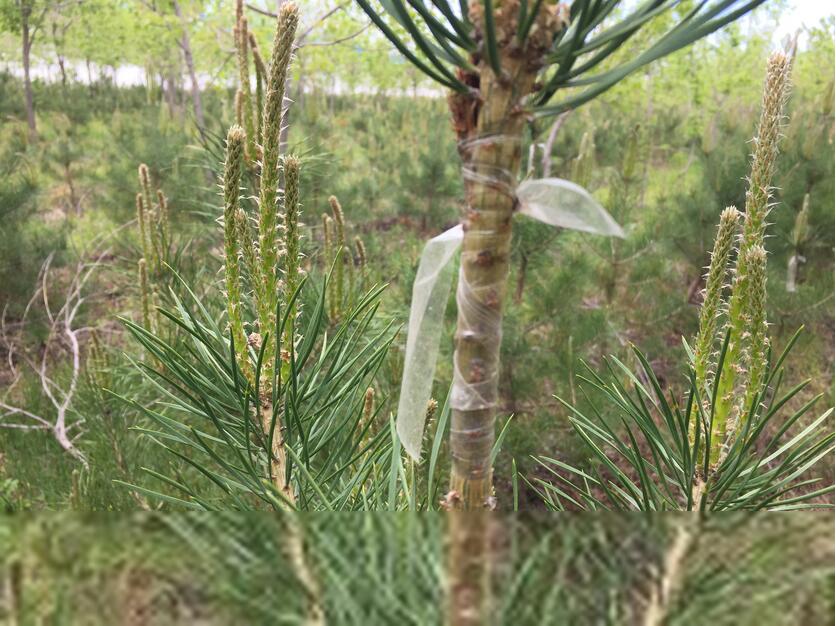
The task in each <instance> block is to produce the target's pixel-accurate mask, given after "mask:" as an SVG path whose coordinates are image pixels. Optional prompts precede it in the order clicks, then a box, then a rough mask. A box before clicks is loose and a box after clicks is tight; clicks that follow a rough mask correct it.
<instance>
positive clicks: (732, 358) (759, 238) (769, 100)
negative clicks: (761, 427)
mask: <svg viewBox="0 0 836 626" xmlns="http://www.w3.org/2000/svg"><path fill="white" fill-rule="evenodd" d="M790 67H791V63H790V59H789V57H787V55H786V54H784V53H782V52H777V53H774V54H773V55H772V56H771V57H770V58H769V62H768V64H767V76H766V82H765V84H764V90H763V103H762V111H761V118H760V121H759V124H758V134H757V136H756V137H755V140H754V143H755V151H754V154H753V155H752V167H751V173H750V175H749V188H748V190H747V191H746V212H745V217H744V221H743V233H742V234H741V236H740V240H739V245H738V252H737V261H736V264H735V268H734V274H733V278H732V291H731V296H730V300H729V305H728V314H727V332H728V333H729V345H728V349H727V352H726V356H725V360H724V363H723V367H722V370H721V371H720V372H719V376H720V379H719V383H718V391H717V402H716V405H715V407H714V424H713V427H712V441H711V451H710V454H709V463H710V466H711V467H716V466H717V465H718V463H719V461H720V453H721V450H722V448H723V444H724V438H725V434H726V432H734V431H735V430H736V424H737V421H738V420H739V418H740V413H741V412H742V411H743V410H745V408H744V407H743V405H742V400H743V399H745V398H746V397H748V381H749V378H748V375H747V370H748V364H747V361H751V359H752V356H751V355H752V337H753V335H752V333H751V331H750V329H751V326H750V325H751V323H752V314H753V307H754V306H756V304H755V303H753V302H752V301H751V298H752V297H753V296H754V295H755V294H757V293H758V288H757V287H756V286H753V284H752V283H753V281H755V280H757V279H758V277H757V275H756V273H755V274H753V272H752V268H750V267H749V262H750V261H751V260H753V258H755V257H753V255H752V253H751V250H753V249H754V248H756V247H762V246H763V242H764V234H765V230H766V225H767V221H766V220H767V216H768V215H769V211H770V199H771V195H772V186H771V185H772V177H773V174H774V172H775V165H776V160H777V156H778V145H779V140H780V130H781V125H782V123H783V120H784V105H785V104H786V100H787V96H788V93H789V72H790Z"/></svg>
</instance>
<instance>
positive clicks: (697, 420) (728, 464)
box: [535, 53, 834, 510]
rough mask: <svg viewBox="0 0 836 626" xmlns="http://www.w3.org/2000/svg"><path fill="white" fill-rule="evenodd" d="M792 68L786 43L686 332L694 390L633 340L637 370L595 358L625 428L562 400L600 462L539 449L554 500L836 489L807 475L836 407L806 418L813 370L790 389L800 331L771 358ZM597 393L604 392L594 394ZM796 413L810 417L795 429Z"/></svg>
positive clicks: (795, 496)
mask: <svg viewBox="0 0 836 626" xmlns="http://www.w3.org/2000/svg"><path fill="white" fill-rule="evenodd" d="M790 69H791V61H790V58H789V57H788V56H787V55H785V54H783V53H776V54H773V55H772V56H771V57H770V59H769V62H768V64H767V78H766V82H765V85H764V92H763V102H762V113H761V118H760V122H759V125H758V132H757V136H756V138H755V140H754V145H755V150H754V154H753V155H752V166H751V174H750V176H749V188H748V190H747V193H746V211H745V214H744V215H743V216H741V215H740V213H739V212H738V211H737V209H735V208H734V207H729V208H727V209H725V210H724V211H723V212H722V213H721V215H720V223H719V226H718V229H717V236H716V239H715V241H714V248H713V250H712V253H711V262H710V265H709V267H708V271H707V273H706V287H705V297H704V300H703V304H702V307H701V310H700V319H699V322H700V323H699V330H698V333H697V336H696V339H695V342H694V348H693V351H691V349H690V347H688V346H687V344H686V348H687V350H688V354H689V356H690V357H691V367H690V368H689V371H688V380H689V382H690V385H689V389H688V393H687V396H686V398H685V399H684V402H679V401H677V400H676V398H675V396H674V395H673V393H669V394H666V392H665V390H663V389H662V387H661V385H660V384H659V382H658V380H657V378H656V375H655V373H654V372H653V370H652V368H651V367H650V364H649V361H648V359H647V358H646V357H645V356H644V355H643V354H642V353H641V352H640V351H638V350H637V349H635V348H634V350H633V352H634V356H635V358H636V361H637V362H638V369H639V372H638V373H635V372H634V370H633V369H632V368H630V367H628V366H627V365H625V364H624V363H622V362H621V361H619V360H618V359H615V358H612V359H610V360H609V361H608V363H607V365H608V369H609V373H610V379H609V380H606V379H604V378H603V377H601V376H599V375H597V374H595V373H594V372H593V371H592V370H591V369H590V370H589V373H590V376H589V377H588V378H585V379H584V380H585V382H586V383H587V384H588V385H589V386H590V387H591V388H592V389H593V390H594V391H595V392H596V394H595V395H598V396H599V397H603V398H605V399H606V400H607V401H608V403H610V404H611V405H612V407H613V409H614V411H615V414H616V415H617V416H618V420H619V421H620V423H621V426H623V428H624V431H625V432H624V433H623V434H622V433H620V432H617V431H616V430H615V429H614V428H613V427H612V426H611V425H610V423H609V422H610V420H609V419H608V418H606V417H604V414H603V413H602V412H601V411H600V410H599V409H597V408H596V409H595V413H594V415H595V417H594V418H593V417H587V416H586V415H585V414H584V413H582V412H581V411H579V410H578V409H577V408H574V407H572V406H570V405H569V404H567V403H564V404H566V406H567V407H569V408H570V409H571V410H572V412H573V416H572V417H571V418H570V419H571V421H572V425H573V426H574V428H575V430H576V431H577V432H578V434H579V435H580V436H581V438H582V439H583V440H584V441H585V442H586V444H587V445H588V447H589V450H590V452H591V454H592V457H593V459H594V467H593V469H592V471H591V473H590V472H589V471H583V470H580V469H576V468H573V467H570V466H568V465H566V464H564V463H561V462H560V461H557V460H555V459H545V458H541V459H539V461H540V463H541V464H542V465H543V466H544V467H546V468H548V469H549V470H550V471H552V472H553V477H554V479H555V481H556V482H553V483H550V482H546V481H543V480H540V479H535V481H536V483H537V487H536V488H538V489H539V490H540V492H541V494H542V495H543V497H544V499H545V501H546V502H547V504H548V505H550V506H552V507H554V508H564V507H566V506H571V507H580V508H597V507H604V508H610V507H612V508H619V509H620V508H628V509H644V510H660V509H685V510H693V509H699V510H723V509H781V510H786V509H794V508H805V507H810V506H815V504H811V503H810V501H811V500H814V499H815V498H816V497H818V496H820V495H822V494H824V493H827V492H829V491H831V490H832V486H826V487H824V488H811V486H812V485H815V484H816V483H817V482H818V481H817V479H815V478H809V476H808V474H809V471H810V470H811V468H813V467H814V466H815V464H816V463H817V462H818V461H819V460H820V459H821V458H823V457H824V456H825V455H827V454H830V453H832V450H833V437H834V436H833V433H832V432H829V431H828V429H827V428H826V426H825V427H823V424H824V423H825V420H827V418H828V417H829V416H830V414H831V412H832V409H829V410H827V411H826V412H825V413H824V414H822V415H820V416H818V417H816V418H814V419H805V418H806V417H807V416H808V415H809V412H810V409H811V408H812V406H813V405H814V403H815V402H816V401H817V400H818V399H819V398H820V397H821V396H816V397H813V398H812V399H804V398H802V396H800V395H799V394H801V392H802V391H803V390H804V389H805V387H806V386H807V383H806V382H805V383H801V384H799V385H797V386H796V387H794V388H792V389H790V390H789V391H787V392H782V391H781V385H782V383H783V381H784V372H783V369H782V365H783V362H784V359H785V358H786V355H787V353H788V351H789V350H790V349H791V348H792V346H793V344H794V343H795V341H796V340H797V338H798V333H796V335H795V336H794V337H793V338H792V339H791V340H790V342H789V344H788V345H787V347H786V348H785V350H784V352H783V353H782V354H781V355H780V356H779V357H778V358H777V359H774V360H773V355H772V353H771V350H770V339H769V332H768V325H767V318H766V293H767V290H766V281H767V251H766V249H765V247H764V238H765V235H766V227H767V217H768V214H769V211H770V206H771V202H772V192H773V188H772V186H771V185H772V177H773V174H774V171H775V163H776V159H777V156H778V146H779V139H780V130H781V126H782V124H783V121H784V105H785V103H786V100H787V95H788V90H789V74H790ZM741 217H742V226H741ZM799 332H800V331H799ZM642 378H644V379H646V381H647V382H642V380H640V379H642ZM625 380H626V381H627V383H626V384H625V382H624V381H625ZM589 399H590V400H591V401H592V402H593V404H595V402H594V400H595V398H594V397H590V398H589ZM793 399H795V401H796V403H800V404H801V406H800V408H798V409H797V410H795V412H793V413H792V414H790V415H789V416H784V415H783V414H782V413H781V409H782V408H785V407H786V406H787V405H788V403H790V402H791V401H792V400H793ZM794 425H799V426H801V428H800V429H799V430H798V432H796V433H793V431H792V430H791V429H792V427H793V426H794ZM625 435H626V439H625ZM608 451H611V452H615V453H616V457H619V458H620V462H616V461H614V460H613V458H611V456H612V455H611V452H610V453H609V454H608ZM622 464H623V465H626V466H628V467H630V468H631V471H630V472H629V473H628V472H625V470H624V469H623V466H622ZM558 470H563V471H564V472H565V471H568V472H569V473H570V474H573V475H574V476H575V477H577V478H580V479H581V483H580V484H579V483H577V482H574V481H572V480H570V479H568V478H567V477H566V476H565V474H564V473H561V472H559V471H558Z"/></svg>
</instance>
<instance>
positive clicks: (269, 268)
mask: <svg viewBox="0 0 836 626" xmlns="http://www.w3.org/2000/svg"><path fill="white" fill-rule="evenodd" d="M298 23H299V14H298V9H297V7H296V5H295V4H293V3H286V4H284V5H282V8H281V10H280V11H279V18H278V21H277V30H276V37H275V39H274V41H273V54H272V59H271V64H270V71H269V79H268V84H267V97H266V100H265V103H264V132H263V145H262V151H263V154H264V156H263V161H262V166H261V179H260V182H259V200H258V208H259V222H258V241H259V245H258V253H259V260H260V265H261V272H260V278H261V281H262V284H263V290H262V293H261V298H260V299H259V300H260V301H259V302H257V307H256V308H257V311H258V323H259V331H260V332H261V334H262V340H263V341H266V345H265V346H264V360H263V362H264V375H263V377H262V378H263V380H264V384H265V385H267V386H268V387H269V386H270V385H271V384H272V380H273V371H274V365H273V363H274V359H275V355H276V343H277V342H276V338H275V337H270V336H269V334H270V333H272V331H273V330H274V329H275V326H276V305H277V304H278V272H277V266H278V259H279V246H278V240H277V233H276V230H277V225H278V210H279V206H278V198H279V136H280V133H281V128H282V106H283V103H284V90H285V84H286V79H287V68H288V65H289V64H290V58H291V54H292V52H293V42H294V37H295V34H296V27H297V25H298ZM265 393H268V390H267V389H265ZM277 439H280V437H277Z"/></svg>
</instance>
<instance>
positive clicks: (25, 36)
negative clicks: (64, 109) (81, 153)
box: [20, 4, 38, 141]
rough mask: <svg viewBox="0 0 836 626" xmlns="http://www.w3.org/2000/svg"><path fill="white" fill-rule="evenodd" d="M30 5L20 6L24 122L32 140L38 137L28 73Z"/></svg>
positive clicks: (30, 51) (33, 100)
mask: <svg viewBox="0 0 836 626" xmlns="http://www.w3.org/2000/svg"><path fill="white" fill-rule="evenodd" d="M31 11H32V7H31V6H29V5H28V4H24V5H23V7H22V8H21V13H20V18H21V28H20V30H21V37H22V40H23V41H22V46H23V91H24V95H25V98H26V123H27V124H28V126H29V138H30V139H31V140H32V141H34V140H35V139H37V137H38V128H37V126H36V125H35V98H34V96H33V94H32V77H31V75H30V65H31V53H32V39H31V37H30V32H29V16H30V14H31Z"/></svg>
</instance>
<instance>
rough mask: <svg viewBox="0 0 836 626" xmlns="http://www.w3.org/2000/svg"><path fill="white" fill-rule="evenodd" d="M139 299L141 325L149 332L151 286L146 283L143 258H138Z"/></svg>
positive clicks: (146, 273)
mask: <svg viewBox="0 0 836 626" xmlns="http://www.w3.org/2000/svg"><path fill="white" fill-rule="evenodd" d="M138 265H139V300H140V306H141V308H142V326H143V328H145V330H147V331H148V332H151V287H150V286H149V284H148V267H147V264H146V263H145V259H144V258H142V259H140V260H139V263H138Z"/></svg>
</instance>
